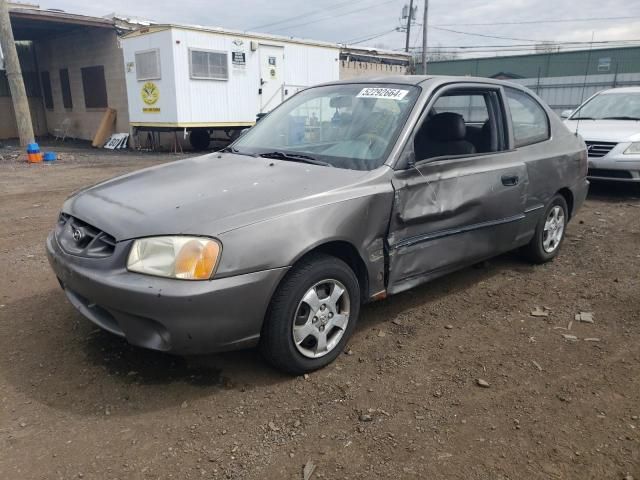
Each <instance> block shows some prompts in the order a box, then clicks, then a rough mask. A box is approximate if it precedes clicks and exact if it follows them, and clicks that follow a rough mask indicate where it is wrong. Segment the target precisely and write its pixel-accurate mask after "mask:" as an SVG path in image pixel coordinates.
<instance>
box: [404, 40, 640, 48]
mask: <svg viewBox="0 0 640 480" xmlns="http://www.w3.org/2000/svg"><path fill="white" fill-rule="evenodd" d="M638 42H640V39H628V40H598V41H595V42H589V41H585V42H579V41H575V42H568V41H567V42H562V41H557V42H552V43H550V44H549V45H548V46H549V47H556V46H558V47H562V46H568V47H570V46H575V47H579V46H581V45H591V44H592V43H593V44H594V45H604V46H608V45H612V44H613V45H621V46H625V45H627V46H635V45H636V44H637V43H638ZM537 45H539V44H531V43H519V44H511V45H438V46H436V47H433V49H439V50H442V49H469V50H472V49H477V48H480V49H484V48H495V49H496V50H500V49H504V50H508V49H511V48H517V47H524V48H531V47H535V46H537ZM398 50H399V48H398Z"/></svg>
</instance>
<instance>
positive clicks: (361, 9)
mask: <svg viewBox="0 0 640 480" xmlns="http://www.w3.org/2000/svg"><path fill="white" fill-rule="evenodd" d="M396 2H397V0H386V1H384V2H380V3H374V4H371V5H367V6H366V7H362V8H357V9H354V10H347V11H345V12H342V13H340V15H339V16H340V17H344V16H346V15H351V14H353V13H358V12H363V11H365V10H369V9H371V8H373V7H379V6H381V5H387V4H389V3H396ZM352 3H353V2H352ZM335 18H338V15H333V14H332V15H329V16H326V17H323V18H318V19H316V20H311V21H309V22H303V23H298V24H296V25H289V26H286V27H282V28H276V29H275V30H272V32H278V31H281V30H288V29H293V28H298V27H304V26H305V25H311V24H313V23H318V22H323V21H325V20H333V19H335Z"/></svg>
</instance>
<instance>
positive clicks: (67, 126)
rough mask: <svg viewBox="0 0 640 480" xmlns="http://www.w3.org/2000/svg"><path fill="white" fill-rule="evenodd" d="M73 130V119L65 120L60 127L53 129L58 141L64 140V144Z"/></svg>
mask: <svg viewBox="0 0 640 480" xmlns="http://www.w3.org/2000/svg"><path fill="white" fill-rule="evenodd" d="M70 130H71V119H70V118H65V119H64V120H63V121H62V123H61V124H60V126H58V127H56V128H54V129H53V135H54V137H55V139H56V140H62V141H63V142H64V140H65V138H67V137H68V136H69V131H70Z"/></svg>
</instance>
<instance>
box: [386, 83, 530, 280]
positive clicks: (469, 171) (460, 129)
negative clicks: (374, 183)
mask: <svg viewBox="0 0 640 480" xmlns="http://www.w3.org/2000/svg"><path fill="white" fill-rule="evenodd" d="M504 103H505V102H504V100H503V90H502V87H500V86H496V85H482V84H472V83H465V84H457V85H456V84H453V85H449V86H446V87H444V88H442V89H440V90H439V91H438V92H437V93H436V94H435V95H434V96H433V97H432V98H431V100H430V101H429V103H428V104H427V108H426V109H425V111H424V112H423V115H422V118H421V119H420V120H419V121H418V122H417V124H416V128H415V130H414V133H413V136H412V137H411V138H410V140H409V142H408V143H407V145H406V146H405V151H404V154H403V156H402V159H401V161H400V163H399V164H398V166H397V167H396V171H395V175H394V178H393V180H392V183H393V186H394V189H395V199H394V206H393V213H392V217H391V220H390V228H389V236H388V249H389V282H388V291H389V293H397V292H400V291H403V290H406V289H408V288H411V287H413V286H415V285H417V284H419V283H422V282H424V281H426V280H429V279H431V278H434V277H436V276H439V275H442V274H445V273H447V272H449V271H452V270H455V269H456V268H459V267H461V266H463V265H465V264H470V263H473V262H477V261H481V260H482V259H485V258H488V257H491V256H493V255H496V254H499V253H501V252H505V251H508V250H510V249H512V248H514V246H515V244H516V240H517V237H518V232H519V228H520V223H521V220H522V219H523V218H524V210H525V201H526V195H527V185H528V178H527V169H526V166H525V162H524V161H523V159H522V158H521V156H520V155H518V154H517V153H516V152H515V151H513V150H511V149H510V145H511V144H512V141H511V139H510V137H511V134H510V127H509V121H508V117H507V115H506V112H505V107H504Z"/></svg>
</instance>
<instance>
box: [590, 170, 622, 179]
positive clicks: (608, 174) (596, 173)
mask: <svg viewBox="0 0 640 480" xmlns="http://www.w3.org/2000/svg"><path fill="white" fill-rule="evenodd" d="M587 175H588V176H589V177H601V178H633V176H632V175H631V172H628V171H626V170H611V169H608V168H590V169H589V173H587Z"/></svg>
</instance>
